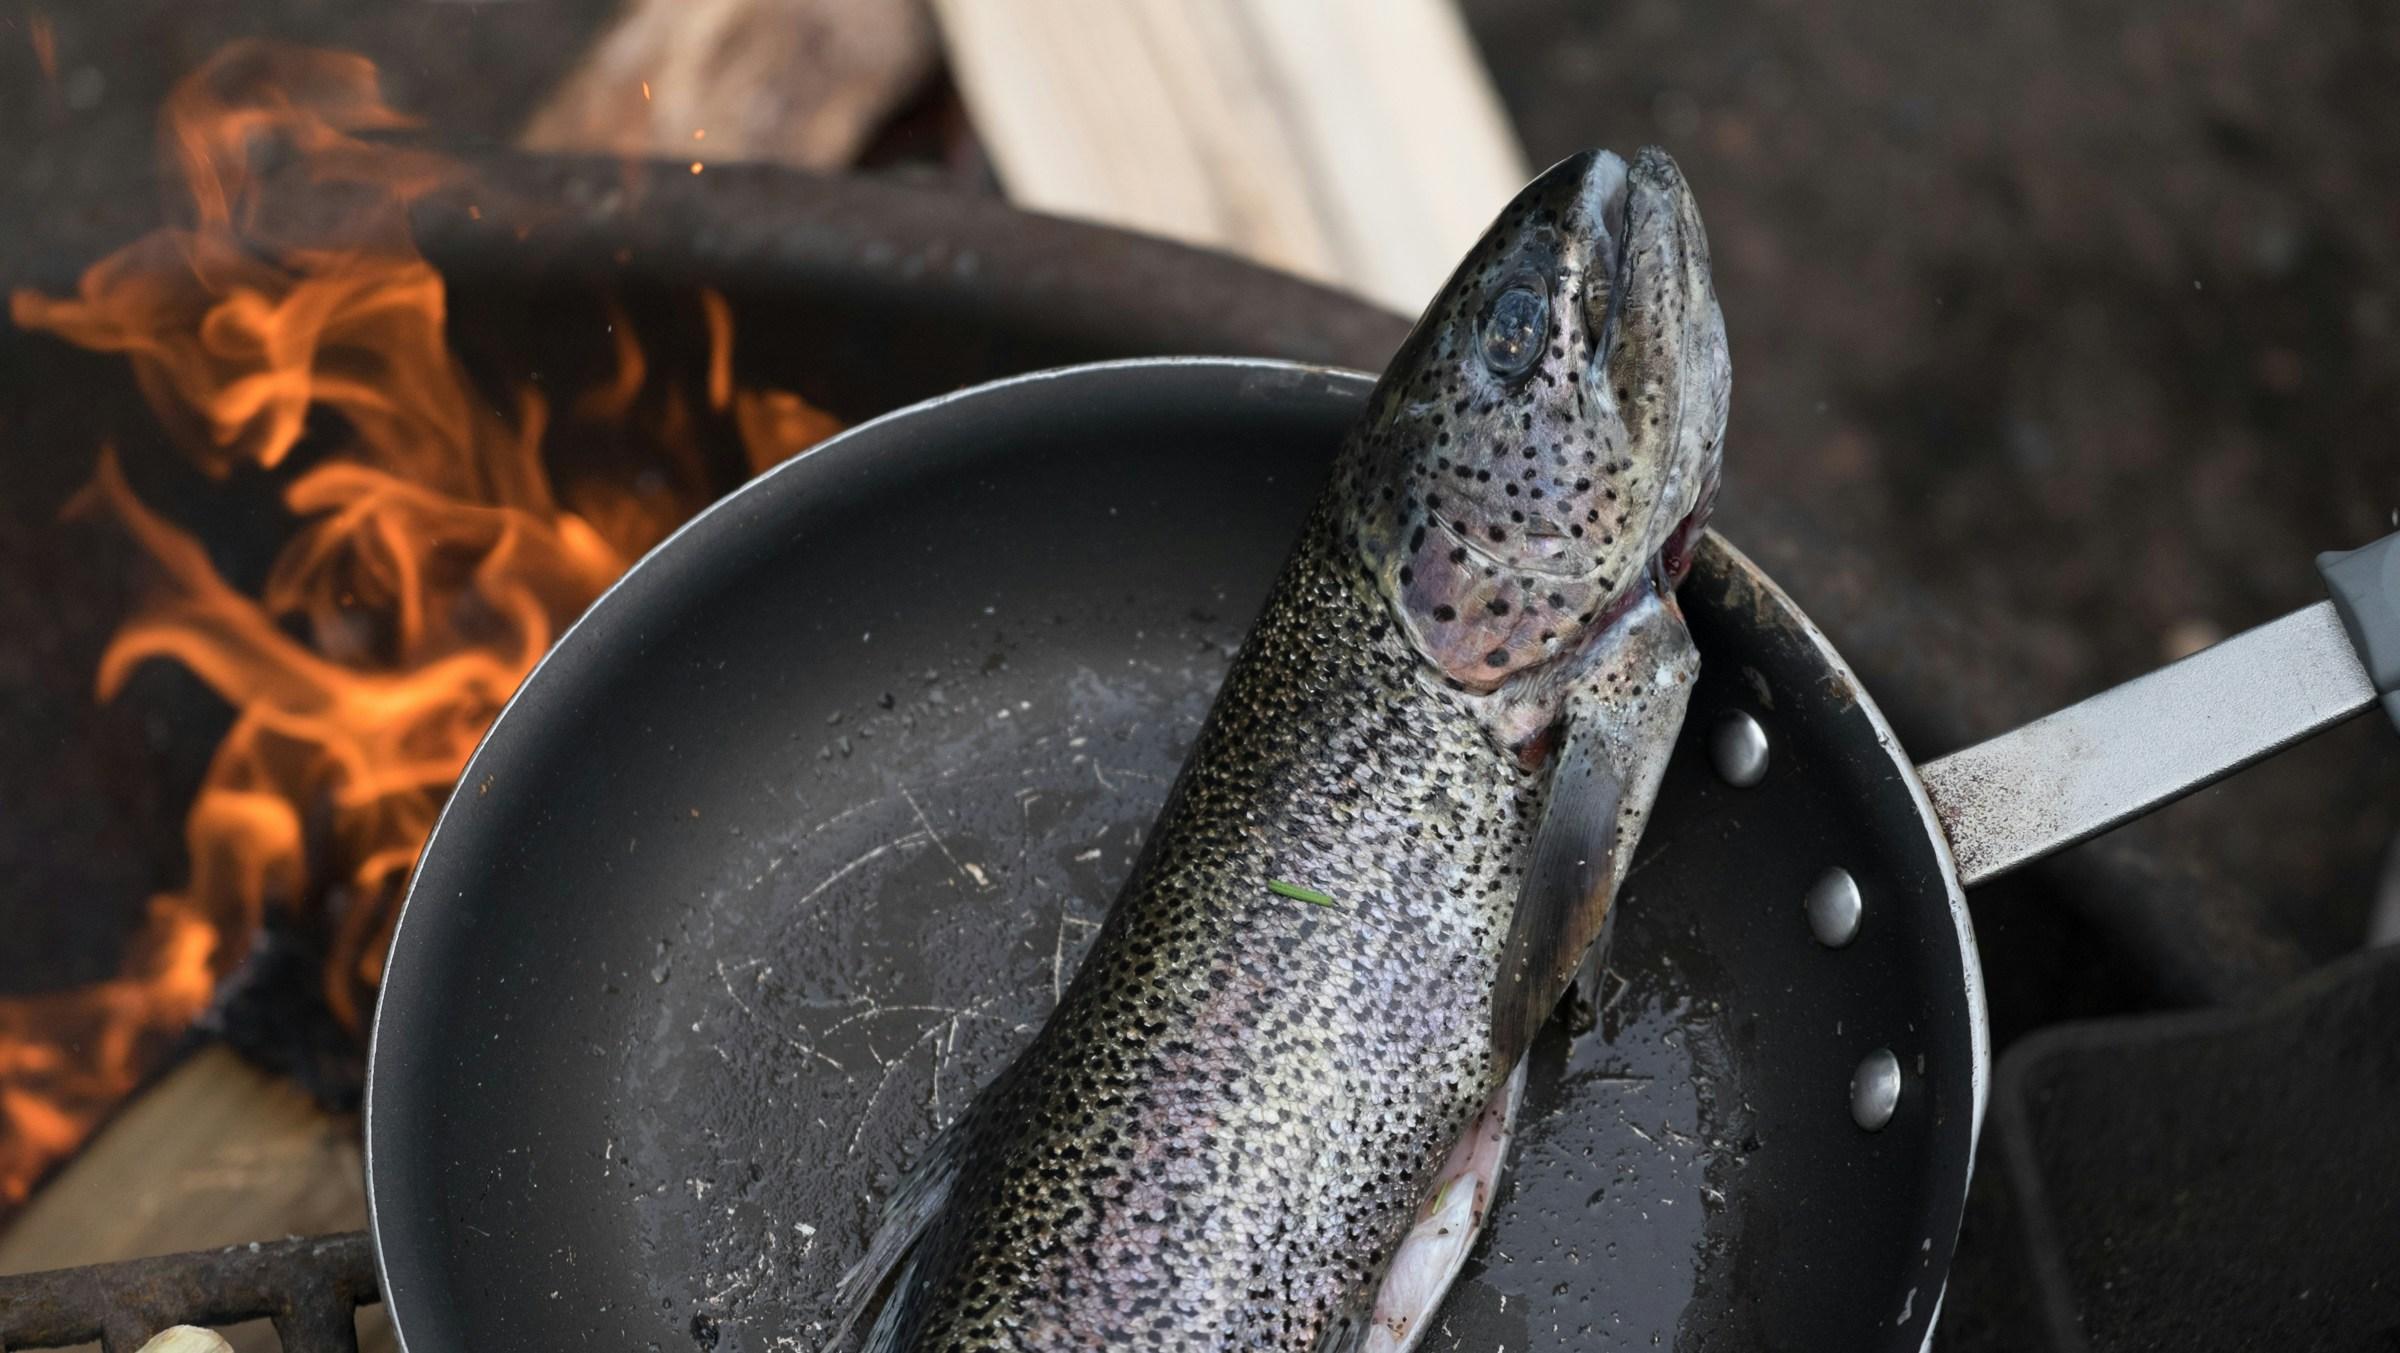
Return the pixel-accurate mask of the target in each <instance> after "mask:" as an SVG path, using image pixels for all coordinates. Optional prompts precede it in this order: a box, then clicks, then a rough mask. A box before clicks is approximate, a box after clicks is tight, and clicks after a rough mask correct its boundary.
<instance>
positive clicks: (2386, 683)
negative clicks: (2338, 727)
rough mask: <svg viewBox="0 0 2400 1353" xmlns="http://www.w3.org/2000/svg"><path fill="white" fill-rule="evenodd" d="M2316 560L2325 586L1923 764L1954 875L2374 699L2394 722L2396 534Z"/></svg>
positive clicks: (2103, 823)
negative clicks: (2262, 620) (2324, 594)
mask: <svg viewBox="0 0 2400 1353" xmlns="http://www.w3.org/2000/svg"><path fill="white" fill-rule="evenodd" d="M2317 567H2318V570H2319V571H2320V572H2321V573H2322V574H2323V575H2324V577H2325V582H2326V586H2327V588H2328V589H2329V590H2330V591H2331V592H2332V593H2333V600H2331V601H2323V602H2319V603H2317V604H2316V605H2314V606H2310V607H2308V608H2306V609H2304V610H2298V611H2294V612H2292V613H2291V614H2290V615H2287V616H2285V617H2283V618H2282V619H2280V620H2275V621H2270V622H2269V623H2267V624H2264V625H2261V626H2259V627H2258V628H2256V629H2252V630H2245V631H2243V632H2242V633H2240V634H2237V635H2235V636H2233V637H2232V638H2230V639H2227V640H2225V641H2224V642H2223V643H2220V644H2217V645H2215V646H2213V647H2211V648H2206V649H2203V650H2201V651H2200V652H2198V653H2194V654H2193V655H2191V656H2190V657H2188V658H2184V659H2183V660H2181V661H2179V662H2175V663H2172V664H2170V665H2168V666H2166V667H2162V668H2160V669H2159V670H2157V671H2155V672H2152V673H2150V674H2149V675H2148V676H2142V677H2136V678H2135V679H2133V680H2131V681H2128V682H2126V683H2125V684H2124V685H2122V686H2116V687H2112V688H2110V689H2108V690H2105V691H2102V692H2101V693H2100V694H2098V695H2095V696H2092V697H2091V698H2089V699H2087V700H2084V701H2082V702H2080V703H2077V704H2073V705H2069V706H2068V707H2067V708H2065V709H2062V710H2060V711H2058V712H2057V713H2055V714H2051V715H2047V716H2045V717H2043V718H2040V719H2036V720H2034V721H2033V722H2032V723H2029V724H2026V725H2025V726H2023V727H2022V728H2018V729H2015V730H2013V731H2011V732H2007V733H2003V734H2001V735H2000V736H1998V737H1996V738H1992V739H1990V740H1989V741H1985V742H1979V743H1977V744H1975V745H1974V746H1972V747H1968V748H1965V749H1963V750H1960V751H1956V752H1952V753H1951V754H1950V755H1948V756H1945V757H1941V758H1939V759H1937V760H1934V761H1929V762H1927V763H1925V764H1924V765H1922V766H1919V767H1918V768H1917V774H1918V775H1919V776H1920V777H1921V778H1922V779H1923V780H1924V782H1925V792H1926V794H1927V796H1928V797H1930V798H1931V799H1932V800H1933V807H1934V811H1935V813H1936V814H1938V815H1939V816H1940V818H1941V820H1942V828H1943V830H1944V831H1946V832H1947V833H1948V834H1949V837H1950V850H1951V854H1952V856H1953V857H1954V858H1955V859H1956V860H1957V861H1958V876H1959V880H1960V881H1961V882H1963V883H1967V884H1976V883H1981V882H1983V881H1984V880H1985V879H1990V878H1997V877H1999V876H2000V875H2002V874H2005V873H2007V872H2009V871H2010V870H2012V869H2015V868H2017V867H2018V866H2019V865H2023V864H2029V863H2031V862H2032V861H2035V860H2038V859H2040V858H2042V857H2043V856H2045V855H2049V854H2053V853H2055V852H2057V851H2060V850H2064V849H2066V848H2067V847H2068V846H2071V845H2074V844H2075V843H2076V842H2078V841H2082V840H2085V839H2087V838H2089V837H2093V836H2097V835H2099V834H2100V833H2102V832H2104V831H2107V830H2108V829H2110V828H2111V827H2115V826H2117V825H2119V824H2121V823H2124V822H2126V821H2128V820H2130V819H2132V818H2136V817H2139V816H2141V815H2142V814H2144V813H2147V812H2149V811H2150V810H2151V809H2153V808H2156V807H2159V806H2160V805H2162V804H2165V803H2169V802H2172V801H2173V800H2176V799H2179V798H2182V797H2183V796H2184V795H2186V794H2189V793H2191V792H2192V791H2193V790H2196V789H2201V788H2204V787H2206V786H2208V785H2210V784H2213V783H2215V782H2216V781H2217V780H2220V779H2222V778H2224V777H2225V776H2227V775H2231V774H2232V773H2233V772H2235V771H2237V770H2240V769H2241V768H2242V767H2244V766H2247V765H2249V764H2251V763H2252V762H2254V761H2258V760H2260V759H2262V758H2264V757H2267V756H2271V755H2273V754H2274V753H2276V752H2279V751H2281V750H2283V749H2284V748H2286V747H2289V746H2291V745H2292V744H2293V743H2295V742H2299V741H2301V740H2303V739H2305V738H2309V737H2312V736H2314V735H2315V734H2317V733H2321V732H2323V731H2324V730H2326V729H2328V728H2331V727H2332V726H2333V725H2335V724H2337V723H2341V722H2342V721H2344V720H2346V719H2349V718H2351V717H2352V716H2354V715H2357V714H2360V713H2363V712H2364V711H2366V710H2367V709H2369V708H2371V707H2372V706H2374V705H2375V703H2376V702H2377V701H2378V700H2381V701H2382V703H2383V705H2384V708H2385V709H2386V710H2387V711H2388V712H2389V713H2390V714H2391V716H2392V718H2393V720H2394V722H2395V723H2400V534H2394V535H2389V536H2386V537H2384V538H2383V539H2381V540H2379V541H2376V542H2375V543H2374V544H2372V545H2369V546H2367V547H2365V548H2364V549H2359V550H2352V551H2350V552H2348V553H2347V554H2327V555H2321V556H2319V557H2318V559H2317Z"/></svg>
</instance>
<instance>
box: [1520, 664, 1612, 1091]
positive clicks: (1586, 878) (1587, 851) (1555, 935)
mask: <svg viewBox="0 0 2400 1353" xmlns="http://www.w3.org/2000/svg"><path fill="white" fill-rule="evenodd" d="M1573 717H1574V716H1573V709H1572V707H1571V706H1570V710H1569V718H1570V719H1573ZM1610 731H1611V730H1610V729H1609V728H1608V727H1606V726H1605V725H1604V724H1602V723H1600V722H1599V721H1597V720H1589V719H1584V720H1575V721H1574V722H1571V723H1570V724H1569V726H1568V727H1567V729H1566V731H1565V734H1564V736H1563V737H1562V738H1561V739H1560V741H1559V745H1558V750H1557V751H1556V752H1555V753H1554V757H1555V761H1554V764H1553V766H1552V769H1551V779H1550V799H1549V803H1548V804H1547V805H1546V806H1545V807H1544V808H1543V810H1542V820H1541V825H1540V826H1539V827H1538V828H1536V829H1535V833H1534V840H1533V851H1532V854H1531V856H1530V863H1528V865H1527V866H1526V870H1525V883H1524V887H1523V890H1522V891H1521V892H1520V893H1519V894H1518V897H1517V912H1516V917H1515V919H1514V921H1513V922H1511V924H1510V926H1509V932H1508V943H1507V945H1506V946H1505V947H1504V948H1503V949H1502V950H1501V953H1500V971H1499V981H1498V985H1497V987H1496V988H1495V989H1494V991H1493V993H1492V1064H1493V1065H1494V1066H1503V1067H1508V1066H1514V1065H1516V1063H1517V1061H1518V1059H1519V1058H1521V1057H1522V1056H1523V1055H1524V1053H1525V1049H1526V1048H1527V1047H1528V1046H1530V1045H1531V1044H1532V1042H1533V1036H1534V1035H1535V1034H1536V1033H1538V1032H1540V1031H1541V1027H1542V1022H1543V1021H1544V1020H1546V1019H1548V1018H1549V1017H1550V1011H1551V1010H1552V1009H1553V1008H1555V1007H1556V1006H1557V1004H1558V1000H1559V997H1560V996H1561V995H1562V994H1564V993H1565V991H1566V989H1567V984H1568V982H1570V981H1571V980H1573V978H1574V976H1575V969H1576V968H1577V967H1578V966H1579V965H1580V964H1581V963H1582V962H1583V956H1584V952H1585V951H1586V950H1588V949H1590V948H1591V946H1592V942H1593V941H1595V940H1597V939H1598V938H1599V937H1600V929H1601V926H1602V925H1603V924H1605V923H1606V921H1607V919H1608V909H1609V904H1610V902H1611V901H1612V900H1613V899H1614V898H1615V896H1616V891H1617V889H1616V882H1617V881H1616V878H1615V873H1616V855H1617V834H1618V816H1619V812H1620V810H1621V809H1622V807H1623V805H1624V797H1625V788H1626V786H1625V779H1624V773H1623V771H1622V770H1621V769H1620V768H1619V767H1618V765H1617V763H1616V761H1615V759H1614V757H1613V756H1612V755H1611V752H1612V749H1611V748H1610V747H1609V746H1608V740H1609V734H1610Z"/></svg>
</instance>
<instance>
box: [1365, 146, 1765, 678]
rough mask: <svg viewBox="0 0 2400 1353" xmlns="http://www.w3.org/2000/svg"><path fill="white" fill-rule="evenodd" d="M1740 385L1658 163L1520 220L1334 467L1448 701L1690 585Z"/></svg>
mask: <svg viewBox="0 0 2400 1353" xmlns="http://www.w3.org/2000/svg"><path fill="white" fill-rule="evenodd" d="M1731 386H1732V367H1731V363H1730V361H1729V358H1728V354H1727V351H1726V344H1725V321H1724V317H1723V315H1722V314H1721V313H1720V311H1719V309H1718V306H1717V299H1716V292H1715V288H1714V286H1713V285H1712V283H1711V282H1710V278H1709V260H1708V239H1707V236H1706V235H1705V234H1704V233H1703V231H1702V229H1701V225H1700V213H1699V209H1698V208H1697V206H1696V205H1695V204H1694V203H1693V200H1692V194H1691V190H1690V188H1689V187H1688V186H1687V185H1686V184H1685V182H1684V179H1683V175H1682V173H1681V172H1680V171H1679V170H1678V169H1677V168H1676V165H1675V162H1674V160H1673V159H1671V158H1669V156H1668V155H1667V154H1666V152H1664V151H1662V150H1659V149H1656V148H1650V149H1646V150H1644V151H1642V152H1641V153H1640V154H1639V155H1637V156H1636V157H1635V159H1634V162H1633V163H1632V165H1631V166H1628V165H1627V164H1626V163H1625V162H1624V161H1623V160H1622V159H1620V158H1618V157H1617V156H1616V155H1614V154H1611V153H1609V152H1606V151H1586V152H1584V153H1583V154H1580V155H1576V156H1573V157H1572V158H1569V159H1567V160H1563V161H1561V162H1560V163H1558V164H1557V165H1555V166H1553V167H1552V168H1550V169H1549V170H1548V171H1546V172H1544V173H1543V174H1542V175H1541V176H1540V177H1539V178H1537V179H1535V180H1534V181H1533V182H1532V183H1530V184H1528V185H1527V186H1526V187H1525V189H1524V190H1523V191H1522V192H1520V193H1519V194H1518V195H1517V197H1516V198H1515V200H1513V201H1511V202H1510V203H1509V204H1508V207H1507V208H1506V209H1505V210H1504V211H1502V212H1501V213H1500V216H1499V219H1497V220H1496V221H1494V222H1493V223H1492V225H1491V227H1490V229H1488V230H1487V231H1486V232H1485V233H1484V235H1483V238H1482V239H1481V240H1480V241H1478V242H1477V244H1476V245H1475V248H1474V249H1473V251H1472V252H1470V253H1469V254H1468V255H1467V256H1466V259H1465V261H1463V262H1462V263H1461V264H1460V265H1459V267H1458V269H1457V271H1456V272H1455V273H1453V274H1452V275H1451V278H1450V280H1449V281H1448V283H1446V284H1445V285H1444V286H1443V288H1442V290H1441V292H1440V294H1439V295H1437V296H1436V297H1435V299H1434V301H1433V303H1432V304H1431V305H1430V306H1428V307H1427V308H1426V310H1425V313H1424V315H1423V317H1422V318H1420V319H1419V320H1418V322H1417V325H1416V328H1415V330H1414V331H1413V332H1412V333H1411V334H1410V336H1409V338H1408V341H1407V342H1406V343H1405V344H1404V345H1403V346H1402V348H1401V350H1400V352H1399V354H1398V355H1397V356H1396V357H1395V358H1394V359H1393V361H1392V363H1391V364H1390V366H1389V367H1388V368H1387V369H1386V371H1385V374H1384V377H1383V380H1382V381H1381V382H1380V383H1379V384H1378V386H1377V387H1376V391H1375V394H1374V396H1373V399H1372V402H1371V403H1370V405H1369V409H1368V412H1367V415H1366V417H1365V418H1364V419H1363V420H1362V421H1361V423H1360V424H1359V426H1358V427H1357V429H1355V430H1354V432H1353V435H1352V442H1351V445H1350V447H1349V448H1348V449H1347V451H1346V453H1345V456H1344V458H1343V460H1342V462H1341V463H1340V468H1339V469H1338V470H1337V475H1338V476H1339V477H1338V478H1337V482H1336V490H1337V495H1338V498H1337V501H1339V502H1340V503H1341V504H1343V509H1344V511H1345V514H1346V517H1347V525H1348V527H1349V531H1350V537H1351V539H1352V540H1353V541H1354V542H1355V543H1356V545H1357V547H1358V548H1359V549H1360V550H1361V551H1362V553H1363V554H1364V556H1365V562H1366V563H1367V565H1368V567H1369V568H1370V570H1372V572H1373V573H1374V575H1375V577H1376V579H1377V581H1378V583H1379V585H1380V587H1381V589H1382V591H1383V592H1384V595H1385V597H1386V599H1387V601H1388V602H1389V603H1390V606H1391V609H1392V612H1393V614H1394V615H1395V617H1396V618H1397V619H1398V622H1399V624H1400V625H1401V627H1402V628H1403V629H1404V630H1405V631H1406V633H1407V635H1408V637H1409V638H1410V640H1411V641H1412V642H1413V643H1414V644H1415V645H1416V647H1417V648H1418V650H1419V652H1420V653H1422V654H1423V655H1424V657H1425V658H1426V659H1427V660H1428V661H1429V662H1430V663H1431V664H1432V665H1433V667H1434V668H1435V669H1437V671H1438V673H1439V674H1440V675H1441V677H1442V678H1443V680H1444V681H1445V682H1446V683H1447V684H1449V685H1450V686H1451V687H1453V688H1454V689H1461V690H1469V691H1477V692H1489V691H1493V690H1497V689H1499V688H1500V687H1502V686H1503V685H1504V684H1506V683H1509V682H1511V681H1515V680H1518V679H1521V678H1524V677H1526V676H1528V675H1529V674H1532V673H1534V672H1536V671H1537V670H1539V669H1544V668H1547V667H1551V666H1555V665H1556V664H1558V663H1559V662H1560V661H1561V660H1563V659H1570V658H1572V657H1573V656H1574V655H1575V654H1577V653H1579V652H1581V651H1582V650H1583V649H1584V648H1585V647H1586V646H1587V644H1588V641H1589V639H1590V637H1591V636H1592V635H1594V634H1596V633H1598V632H1601V631H1603V630H1605V629H1606V628H1607V627H1608V625H1609V624H1611V623H1613V621H1614V619H1615V618H1616V617H1617V616H1619V615H1622V614H1623V613H1624V612H1625V610H1626V609H1627V608H1628V607H1630V606H1631V605H1632V604H1634V603H1635V602H1636V601H1638V600H1639V599H1640V598H1641V597H1642V596H1644V595H1648V594H1650V593H1651V592H1656V591H1665V590H1670V589H1672V587H1673V586H1674V584H1675V583H1676V582H1678V581H1680V579H1681V577H1682V573H1683V571H1684V570H1685V569H1686V568H1688V567H1689V565H1690V557H1691V551H1692V549H1693V546H1694V544H1695V542H1696V540H1697V537H1698V535H1699V532H1700V529H1701V527H1702V526H1703V525H1704V524H1705V522H1706V519H1707V514H1708V510H1709V508H1710V506H1711V504H1712V503H1713V501H1714V498H1715V493H1716V486H1717V483H1718V478H1719V467H1720V464H1721V460H1722V455H1723V447H1724V434H1725V418H1726V410H1727V406H1728V403H1729V399H1730V395H1731Z"/></svg>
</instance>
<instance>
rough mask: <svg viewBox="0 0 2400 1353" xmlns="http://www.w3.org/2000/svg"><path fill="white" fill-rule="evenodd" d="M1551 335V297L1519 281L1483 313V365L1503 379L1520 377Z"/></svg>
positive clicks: (1495, 299) (1500, 295)
mask: <svg viewBox="0 0 2400 1353" xmlns="http://www.w3.org/2000/svg"><path fill="white" fill-rule="evenodd" d="M1549 334H1550V298H1549V297H1547V296H1545V295H1543V294H1542V293H1541V292H1539V291H1536V290H1534V289H1533V288H1532V287H1531V286H1528V285H1526V284H1525V283H1522V282H1519V283H1517V284H1516V285H1514V286H1511V287H1509V288H1508V289H1507V290H1506V291H1503V292H1501V293H1500V294H1499V295H1498V296H1497V297H1495V298H1493V300H1492V303H1491V305H1490V306H1489V307H1487V308H1486V309H1485V310H1484V312H1483V339H1482V342H1483V364H1484V365H1485V366H1488V367H1490V368H1491V369H1492V374H1493V375H1496V376H1499V377H1501V378H1502V379H1504V380H1506V379H1511V378H1514V377H1517V376H1522V375H1524V374H1525V373H1526V371H1528V370H1529V369H1531V368H1532V366H1533V362H1534V359H1535V358H1536V357H1539V356H1541V352H1542V342H1543V340H1544V339H1546V338H1548V337H1549Z"/></svg>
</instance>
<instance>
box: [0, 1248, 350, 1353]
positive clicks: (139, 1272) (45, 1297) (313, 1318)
mask: <svg viewBox="0 0 2400 1353" xmlns="http://www.w3.org/2000/svg"><path fill="white" fill-rule="evenodd" d="M381 1299H382V1298H381V1293H380V1290H379V1289H378V1287H377V1286H376V1282H375V1254H374V1250H373V1249H372V1248H371V1247H370V1246H369V1244H368V1242H367V1236H366V1233H365V1232H363V1231H352V1232H350V1233H348V1234H346V1235H333V1236H312V1237H308V1238H305V1239H300V1240H278V1241H274V1242H271V1243H255V1244H249V1245H234V1246H231V1247H229V1248H226V1249H222V1250H200V1251H196V1252H194V1253H191V1254H166V1255H160V1256H158V1257H156V1258H152V1259H129V1260H126V1261H125V1262H123V1263H117V1264H94V1265H91V1266H90V1267H88V1268H62V1269H53V1270H51V1271H50V1272H47V1273H25V1274H17V1275H13V1276H7V1277H0V1353H16V1351H17V1350H20V1349H34V1348H64V1347H67V1346H69V1345H72V1344H84V1343H89V1342H91V1341H92V1340H94V1339H97V1340H99V1341H100V1346H101V1348H103V1349H104V1350H106V1353H136V1350H138V1349H139V1348H141V1346H142V1345H143V1344H144V1343H146V1342H148V1341H149V1339H150V1337H151V1336H152V1335H154V1334H156V1333H158V1332H159V1331H160V1330H163V1329H166V1328H167V1327H169V1326H171V1325H209V1326H222V1325H233V1324H239V1323H240V1322H242V1321H245V1320H257V1319H261V1318H264V1319H267V1320H271V1321H273V1322H274V1324H275V1337H276V1338H277V1339H278V1340H280V1341H281V1342H282V1344H283V1348H284V1353H357V1349H358V1332H357V1325H356V1312H357V1310H358V1308H359V1307H361V1306H367V1305H372V1304H374V1303H375V1302H377V1301H379V1300H381Z"/></svg>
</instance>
